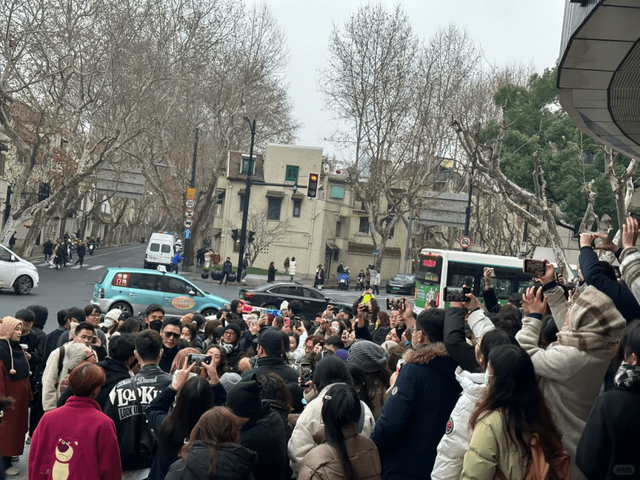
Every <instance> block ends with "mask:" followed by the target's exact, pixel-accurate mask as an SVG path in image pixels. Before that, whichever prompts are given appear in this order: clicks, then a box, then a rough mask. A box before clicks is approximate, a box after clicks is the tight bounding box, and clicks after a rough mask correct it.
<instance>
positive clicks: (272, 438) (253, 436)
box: [240, 403, 288, 480]
mask: <svg viewBox="0 0 640 480" xmlns="http://www.w3.org/2000/svg"><path fill="white" fill-rule="evenodd" d="M240 445H242V446H243V447H246V448H248V449H249V450H253V451H254V452H256V453H257V454H258V461H257V463H256V464H255V465H254V467H253V476H254V477H255V479H256V480H280V479H281V478H282V474H283V472H284V471H285V468H286V465H287V462H288V460H287V441H286V437H285V433H284V425H283V423H282V420H281V419H280V416H279V415H278V414H277V413H275V412H274V411H273V410H272V409H271V407H270V406H269V404H268V403H263V404H262V407H260V410H258V413H256V414H255V415H254V416H253V417H252V418H250V419H249V421H248V422H247V423H246V424H245V425H244V427H242V429H241V430H240Z"/></svg>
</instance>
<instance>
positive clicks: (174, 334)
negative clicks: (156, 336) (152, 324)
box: [162, 332, 180, 340]
mask: <svg viewBox="0 0 640 480" xmlns="http://www.w3.org/2000/svg"><path fill="white" fill-rule="evenodd" d="M162 333H163V335H164V336H165V337H167V338H175V339H176V340H177V339H179V338H180V334H179V333H173V332H162Z"/></svg>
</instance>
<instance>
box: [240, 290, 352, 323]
mask: <svg viewBox="0 0 640 480" xmlns="http://www.w3.org/2000/svg"><path fill="white" fill-rule="evenodd" d="M239 296H240V299H242V300H244V301H245V302H247V303H248V304H249V305H251V306H254V307H263V308H273V309H275V310H279V309H280V304H281V303H282V302H283V301H284V300H286V301H287V302H291V301H292V300H299V301H300V303H302V314H303V315H304V316H306V317H308V318H314V317H315V314H316V313H317V312H322V311H324V310H325V309H326V308H327V305H336V306H341V302H338V301H337V300H334V299H333V298H329V297H327V296H325V295H324V294H323V293H322V291H320V290H318V289H317V288H313V287H309V286H307V285H302V284H300V283H295V282H287V283H267V284H266V285H261V286H259V287H256V288H242V289H241V290H240V295H239Z"/></svg>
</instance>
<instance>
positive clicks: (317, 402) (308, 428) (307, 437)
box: [288, 384, 376, 477]
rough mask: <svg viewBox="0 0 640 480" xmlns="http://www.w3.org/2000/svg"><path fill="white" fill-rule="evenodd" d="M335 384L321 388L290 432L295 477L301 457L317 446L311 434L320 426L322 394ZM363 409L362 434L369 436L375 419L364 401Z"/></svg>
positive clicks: (291, 458) (290, 453)
mask: <svg viewBox="0 0 640 480" xmlns="http://www.w3.org/2000/svg"><path fill="white" fill-rule="evenodd" d="M333 385H335V384H332V385H328V386H327V387H325V388H323V389H322V391H321V392H320V393H319V394H318V396H317V397H316V398H315V399H313V400H312V401H311V402H309V404H308V405H307V407H306V408H305V409H304V411H303V412H302V413H301V414H300V417H299V418H298V421H297V422H296V426H295V428H294V429H293V433H292V434H291V439H290V440H289V445H288V451H289V464H290V466H291V470H293V474H294V476H296V477H297V474H298V472H299V471H300V467H301V465H302V459H303V458H304V456H305V455H306V454H307V453H309V451H311V450H312V449H313V448H314V447H315V446H317V443H316V440H315V439H314V438H313V436H314V435H315V434H316V433H318V431H319V430H320V429H321V428H322V399H323V397H324V394H325V393H326V392H327V391H328V390H329V389H330V388H331V387H332V386H333ZM360 404H361V405H362V408H363V409H364V426H363V427H362V434H363V435H364V436H365V437H366V438H369V436H370V435H371V432H372V431H373V428H374V427H375V425H376V421H375V420H374V418H373V414H372V413H371V410H369V407H367V405H366V404H365V403H364V402H361V403H360Z"/></svg>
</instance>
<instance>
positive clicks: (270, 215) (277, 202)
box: [267, 198, 282, 220]
mask: <svg viewBox="0 0 640 480" xmlns="http://www.w3.org/2000/svg"><path fill="white" fill-rule="evenodd" d="M280 207H282V199H281V198H270V199H269V207H268V208H267V219H268V220H280Z"/></svg>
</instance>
